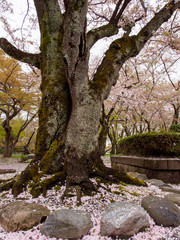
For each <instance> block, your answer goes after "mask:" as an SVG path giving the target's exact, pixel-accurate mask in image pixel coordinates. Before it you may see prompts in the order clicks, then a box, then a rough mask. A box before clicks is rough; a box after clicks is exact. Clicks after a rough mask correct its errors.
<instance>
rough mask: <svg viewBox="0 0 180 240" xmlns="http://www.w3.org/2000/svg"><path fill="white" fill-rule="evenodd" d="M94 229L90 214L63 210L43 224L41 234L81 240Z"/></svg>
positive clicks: (50, 216)
mask: <svg viewBox="0 0 180 240" xmlns="http://www.w3.org/2000/svg"><path fill="white" fill-rule="evenodd" d="M92 227H93V224H92V221H91V218H90V214H89V213H86V212H84V211H80V210H71V209H63V210H57V211H54V212H52V213H51V214H50V215H49V216H48V218H47V219H46V221H45V222H44V223H43V224H42V226H41V228H40V232H41V233H42V234H44V235H45V236H48V237H55V238H63V239H80V238H81V237H82V236H83V235H86V234H87V233H88V232H89V230H90V229H91V228H92Z"/></svg>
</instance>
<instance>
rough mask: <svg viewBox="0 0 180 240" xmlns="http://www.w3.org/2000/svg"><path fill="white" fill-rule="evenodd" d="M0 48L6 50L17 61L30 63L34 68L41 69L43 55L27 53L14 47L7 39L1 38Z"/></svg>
mask: <svg viewBox="0 0 180 240" xmlns="http://www.w3.org/2000/svg"><path fill="white" fill-rule="evenodd" d="M0 48H2V49H3V50H4V52H5V53H7V54H8V55H9V56H11V57H13V58H15V59H17V60H18V61H21V62H25V63H28V64H30V65H32V66H35V67H37V68H40V59H41V54H40V53H39V54H32V53H25V52H23V51H21V50H19V49H17V48H16V47H14V46H13V45H12V44H11V43H10V42H9V41H8V40H7V39H5V38H0Z"/></svg>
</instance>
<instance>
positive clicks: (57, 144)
mask: <svg viewBox="0 0 180 240" xmlns="http://www.w3.org/2000/svg"><path fill="white" fill-rule="evenodd" d="M120 2H121V1H118V2H117V5H116V8H115V11H114V13H113V15H112V18H111V19H110V21H109V23H108V24H107V25H104V26H102V27H99V28H97V29H93V30H91V31H89V32H87V30H86V27H87V12H88V0H77V1H74V0H65V1H64V8H65V11H64V13H63V14H62V12H61V9H60V6H59V4H58V0H51V1H49V0H34V4H35V7H36V11H37V15H38V20H39V28H40V32H41V46H40V50H41V52H40V53H39V54H29V53H24V52H22V51H20V50H18V49H16V48H15V47H14V46H13V45H12V44H10V43H9V42H8V41H7V40H6V39H2V38H1V39H0V47H1V48H2V49H3V50H4V51H5V52H6V53H7V54H9V55H11V56H12V57H14V58H16V59H18V60H20V61H23V62H27V63H29V64H31V65H33V66H35V67H38V68H40V70H41V74H42V83H41V91H42V101H41V106H40V109H39V128H38V133H37V139H36V150H35V159H33V160H32V162H31V164H30V165H29V166H28V167H27V168H26V169H25V171H24V172H22V174H21V175H20V176H18V178H17V179H13V180H12V181H10V182H8V183H7V184H4V185H3V186H2V187H1V190H4V189H7V188H9V187H12V189H13V194H14V195H15V196H17V195H18V194H19V193H20V192H21V191H22V190H23V188H24V187H25V186H26V185H27V184H28V183H29V180H33V184H31V193H32V194H33V195H34V196H38V195H39V194H40V193H42V192H43V193H44V194H45V193H46V190H47V188H48V187H51V186H52V185H53V184H55V183H57V182H60V181H62V182H63V181H64V180H65V178H66V183H67V188H68V187H69V186H70V185H73V186H79V187H80V188H81V190H83V191H86V190H90V192H91V190H95V188H94V186H93V185H92V183H91V182H90V180H89V177H92V176H100V177H104V178H106V179H107V180H116V181H117V180H123V181H126V182H129V183H136V184H141V185H144V182H142V181H139V180H138V179H133V178H131V177H129V176H128V175H126V174H125V173H120V172H118V171H117V170H112V169H109V168H106V167H105V166H104V165H103V163H102V161H101V160H100V158H99V157H98V158H97V153H98V130H99V121H100V113H101V107H102V104H103V101H104V100H105V99H106V98H107V97H108V95H109V92H110V90H111V87H112V86H113V85H115V84H116V81H117V79H118V73H119V70H120V69H121V67H122V65H123V63H124V62H125V61H126V60H128V59H129V58H130V57H134V56H136V55H137V54H138V53H139V52H140V50H141V49H142V48H143V46H144V45H145V43H146V42H147V41H148V40H149V39H150V38H151V37H152V35H153V33H154V32H155V31H156V30H157V29H158V28H159V27H160V26H161V25H162V24H163V23H164V22H165V21H168V19H169V18H170V17H171V15H172V14H173V12H174V11H175V10H176V9H177V8H180V1H176V2H175V1H171V2H170V3H169V4H167V5H166V6H164V7H163V8H162V9H161V10H160V11H159V12H158V13H157V14H156V15H155V16H154V17H153V18H152V19H151V20H150V21H149V23H148V24H147V25H146V26H145V27H144V28H142V29H141V31H140V32H139V33H138V34H137V35H134V36H129V35H128V34H125V35H124V36H123V37H122V38H119V39H117V40H115V41H113V42H112V43H111V45H110V47H109V49H108V50H107V52H106V54H105V57H104V59H103V61H102V62H101V64H100V66H99V67H98V69H97V71H96V73H95V75H94V78H93V80H91V81H90V80H89V78H88V62H89V54H90V49H91V48H92V46H93V45H94V44H95V43H96V42H97V41H98V40H99V39H101V38H104V37H109V36H113V35H116V34H117V33H118V21H119V19H120V17H121V16H122V13H123V11H124V10H125V8H126V5H128V3H129V2H130V1H124V4H123V5H122V6H121V5H120ZM44 174H51V177H49V178H48V179H46V180H42V181H41V180H40V179H41V176H42V175H44Z"/></svg>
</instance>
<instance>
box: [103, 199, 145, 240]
mask: <svg viewBox="0 0 180 240" xmlns="http://www.w3.org/2000/svg"><path fill="white" fill-rule="evenodd" d="M146 227H149V219H148V215H147V213H146V212H145V210H144V209H143V208H142V207H141V206H137V205H135V204H132V203H129V202H116V203H112V204H111V205H110V206H109V207H108V208H107V209H106V210H105V212H104V213H103V215H102V219H101V227H100V232H101V235H103V236H109V237H116V236H118V237H120V238H129V237H131V236H133V235H134V234H137V233H138V232H139V231H141V230H143V229H144V228H146Z"/></svg>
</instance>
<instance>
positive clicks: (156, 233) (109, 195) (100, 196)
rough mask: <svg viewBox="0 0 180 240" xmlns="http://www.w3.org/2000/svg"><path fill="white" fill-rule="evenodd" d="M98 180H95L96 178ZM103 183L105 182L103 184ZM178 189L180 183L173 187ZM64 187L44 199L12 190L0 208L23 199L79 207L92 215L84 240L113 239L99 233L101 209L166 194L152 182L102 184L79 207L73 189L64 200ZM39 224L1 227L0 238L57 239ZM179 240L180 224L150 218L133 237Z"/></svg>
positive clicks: (57, 206)
mask: <svg viewBox="0 0 180 240" xmlns="http://www.w3.org/2000/svg"><path fill="white" fill-rule="evenodd" d="M93 181H95V180H93ZM101 184H102V183H101ZM173 187H177V188H179V186H173ZM64 190H65V187H64V186H61V187H60V186H57V187H55V188H54V189H52V190H49V191H48V193H47V196H46V197H45V198H44V197H42V196H39V197H38V198H34V199H33V198H32V197H31V195H30V194H29V193H28V191H27V192H24V193H22V194H20V195H18V197H17V198H14V197H13V196H12V194H11V192H10V191H8V192H3V193H1V194H0V199H1V202H0V208H1V207H2V206H3V205H5V204H7V203H10V202H12V201H16V200H23V201H27V202H35V203H40V204H42V205H44V206H46V207H48V208H49V209H50V210H57V209H66V208H70V209H79V210H85V211H87V212H89V213H90V214H91V216H92V221H93V225H94V226H93V228H92V229H91V230H90V232H89V234H88V235H86V236H84V237H83V238H82V240H99V239H101V240H111V238H109V237H104V236H101V235H100V219H101V215H102V212H103V211H104V210H105V208H106V207H107V206H108V205H109V204H111V203H112V202H115V201H129V202H132V203H136V204H140V203H141V200H142V198H143V197H145V196H147V195H156V196H164V195H165V194H166V193H165V192H162V191H161V190H160V189H159V188H158V187H155V186H153V185H149V186H148V187H146V188H145V187H136V186H132V185H125V184H123V183H122V184H120V185H107V184H102V188H101V189H100V192H99V193H97V194H96V195H94V196H92V197H89V196H83V197H82V204H81V205H80V206H77V204H76V196H75V193H73V192H72V196H71V197H69V198H65V199H64V201H63V202H62V200H61V196H62V194H63V192H64ZM39 228H40V225H38V226H37V227H34V228H33V229H31V230H29V231H19V232H13V233H7V232H5V231H4V230H3V229H2V228H1V227H0V239H1V240H12V239H13V240H28V239H29V240H30V239H31V240H37V239H40V240H46V239H49V240H55V238H47V237H45V236H43V235H41V233H40V231H39ZM141 239H148V240H168V239H169V240H170V239H171V240H179V239H180V226H179V227H177V228H174V229H173V228H164V227H161V226H157V225H155V223H154V221H153V220H152V219H151V218H150V228H147V229H146V231H145V232H141V233H139V234H137V235H135V236H133V237H132V240H141Z"/></svg>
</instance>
